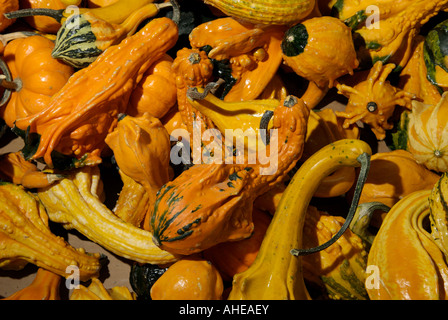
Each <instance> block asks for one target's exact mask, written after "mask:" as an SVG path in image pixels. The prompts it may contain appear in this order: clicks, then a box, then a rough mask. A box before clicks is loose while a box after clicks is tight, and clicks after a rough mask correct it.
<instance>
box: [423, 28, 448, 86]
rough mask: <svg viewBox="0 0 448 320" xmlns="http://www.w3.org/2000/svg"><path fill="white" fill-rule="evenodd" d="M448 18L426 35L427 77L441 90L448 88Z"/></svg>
mask: <svg viewBox="0 0 448 320" xmlns="http://www.w3.org/2000/svg"><path fill="white" fill-rule="evenodd" d="M447 26H448V20H445V21H442V22H440V23H439V24H437V25H436V26H435V27H434V28H432V29H431V30H430V31H429V32H428V34H427V35H426V37H425V42H424V46H423V58H424V62H425V66H426V71H427V79H428V81H430V83H431V84H433V85H434V86H435V87H436V88H437V89H438V91H439V92H441V91H446V90H447V89H448V66H447V63H446V61H445V60H446V58H445V57H446V54H445V50H444V43H445V42H446V38H445V34H446V31H447Z"/></svg>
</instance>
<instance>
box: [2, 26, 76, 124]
mask: <svg viewBox="0 0 448 320" xmlns="http://www.w3.org/2000/svg"><path fill="white" fill-rule="evenodd" d="M53 48H54V43H53V42H52V41H51V40H49V39H47V38H45V37H42V36H38V35H36V36H30V37H26V38H21V39H15V40H13V41H11V42H9V43H8V44H7V46H6V47H5V51H4V54H3V59H4V61H5V62H6V64H7V66H8V68H9V70H10V72H11V76H12V79H13V83H14V84H15V88H14V89H13V90H12V91H11V97H10V99H9V102H8V103H7V104H6V106H4V107H3V108H2V109H1V111H0V115H1V117H2V118H3V119H4V120H5V122H6V124H7V125H8V126H9V127H11V128H12V127H13V126H14V122H15V121H16V120H17V119H19V118H25V117H28V116H33V115H35V114H37V113H39V112H40V111H42V110H43V109H45V108H46V106H47V104H48V103H49V101H50V99H51V97H52V96H53V95H55V94H56V93H57V92H58V91H59V90H60V89H61V88H62V87H63V86H64V85H65V84H66V82H67V81H68V79H69V78H70V77H71V76H72V75H73V73H74V70H73V68H72V67H70V66H67V65H66V64H64V63H62V62H60V61H58V60H56V59H53V58H52V57H51V51H52V50H53ZM4 84H5V83H3V85H4Z"/></svg>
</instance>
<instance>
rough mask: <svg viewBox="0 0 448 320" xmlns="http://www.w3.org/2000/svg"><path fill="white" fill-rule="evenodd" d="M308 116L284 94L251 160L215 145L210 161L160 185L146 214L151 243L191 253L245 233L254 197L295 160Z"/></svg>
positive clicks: (248, 230) (247, 233) (249, 227)
mask: <svg viewBox="0 0 448 320" xmlns="http://www.w3.org/2000/svg"><path fill="white" fill-rule="evenodd" d="M308 116H309V111H308V109H307V107H306V106H305V105H304V103H303V102H302V101H301V100H300V99H298V98H297V97H294V96H288V97H286V98H285V99H284V100H283V101H281V103H280V104H279V106H277V107H276V108H275V110H274V115H273V127H272V128H273V132H274V134H273V135H271V139H270V144H269V145H268V146H267V147H266V149H265V150H264V151H265V152H266V153H265V152H262V153H261V154H259V155H255V158H254V159H252V161H253V162H252V161H248V154H247V153H246V154H244V157H242V158H239V159H238V157H236V156H230V157H227V158H224V157H221V156H222V155H223V153H222V152H220V151H222V149H221V148H222V147H221V146H218V147H217V148H215V149H214V153H215V154H214V157H215V158H214V159H215V160H214V161H210V163H200V164H195V165H193V166H192V167H191V168H189V169H188V170H186V171H184V172H183V173H181V174H180V175H179V176H178V177H177V178H175V179H174V180H172V181H170V182H168V183H167V184H165V185H164V186H163V187H162V188H161V189H160V191H159V194H158V196H157V199H156V204H155V206H154V210H153V212H152V215H151V219H150V224H151V231H152V233H153V235H154V241H155V243H156V244H157V245H159V246H160V247H161V248H162V249H164V250H167V251H170V252H175V253H183V254H191V253H195V252H199V251H202V250H204V249H207V248H209V247H211V246H213V245H216V244H218V243H221V242H225V241H229V240H241V239H244V238H247V237H248V236H250V235H251V234H252V233H253V221H252V206H253V202H254V199H255V198H256V197H257V196H259V195H260V194H262V193H264V192H266V191H267V190H268V189H269V188H270V187H271V186H273V185H275V184H276V183H278V182H279V181H282V180H283V179H284V177H285V175H286V174H287V173H288V172H289V171H290V170H291V169H292V168H293V167H294V165H295V164H296V163H297V161H298V160H299V159H300V156H301V154H302V150H303V143H304V138H305V134H306V125H307V120H308ZM274 136H275V139H274ZM219 153H221V155H218V154H219ZM267 154H269V155H270V156H269V157H271V158H268V157H267ZM263 158H264V159H263Z"/></svg>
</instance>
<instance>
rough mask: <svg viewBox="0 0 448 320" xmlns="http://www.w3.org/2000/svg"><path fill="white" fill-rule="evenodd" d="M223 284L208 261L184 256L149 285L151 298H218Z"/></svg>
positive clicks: (220, 296)
mask: <svg viewBox="0 0 448 320" xmlns="http://www.w3.org/2000/svg"><path fill="white" fill-rule="evenodd" d="M223 291H224V284H223V281H222V278H221V275H220V274H219V271H218V270H217V269H216V267H215V266H214V265H213V264H212V263H210V261H207V260H204V259H200V258H196V257H185V258H183V259H180V260H179V261H176V262H175V263H173V264H172V265H171V266H169V267H168V269H167V270H166V271H165V272H164V273H163V274H162V276H161V277H160V278H158V279H157V280H156V282H155V283H154V285H153V286H152V287H151V298H152V300H220V299H222V294H223Z"/></svg>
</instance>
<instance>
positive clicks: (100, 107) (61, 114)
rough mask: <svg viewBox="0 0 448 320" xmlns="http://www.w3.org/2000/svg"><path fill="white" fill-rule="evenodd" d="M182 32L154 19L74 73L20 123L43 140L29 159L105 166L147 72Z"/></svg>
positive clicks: (159, 19)
mask: <svg viewBox="0 0 448 320" xmlns="http://www.w3.org/2000/svg"><path fill="white" fill-rule="evenodd" d="M177 30H178V29H177V25H176V24H175V23H174V22H173V21H172V20H171V19H168V18H157V19H154V20H151V21H150V22H149V23H148V24H147V25H146V26H145V27H144V28H142V29H141V30H140V31H139V32H138V33H136V34H134V35H133V36H131V37H128V38H127V39H126V40H124V41H122V42H121V43H120V44H119V45H116V46H112V47H110V48H109V49H108V50H106V51H105V52H104V53H103V54H102V55H100V56H99V57H98V58H97V59H96V60H95V61H94V62H93V63H92V64H90V65H89V66H88V67H87V68H84V69H81V70H79V71H77V72H76V73H75V74H73V76H72V77H70V79H69V81H68V82H67V83H66V84H65V85H64V86H63V87H62V88H61V89H60V90H59V91H58V93H57V94H55V95H54V96H52V97H51V99H50V101H49V103H48V104H47V106H46V108H44V109H43V110H42V111H40V112H39V113H37V114H34V115H31V116H29V117H25V118H21V119H19V120H17V121H16V123H15V125H16V127H17V128H18V129H21V130H28V132H30V133H34V134H37V135H38V138H39V139H38V140H39V141H38V147H37V148H36V149H37V150H36V152H35V153H34V154H33V155H31V156H30V157H29V158H32V159H42V160H43V161H44V162H45V163H46V164H47V165H48V166H49V167H53V166H54V164H53V155H54V152H58V153H60V154H63V155H65V156H68V157H70V158H75V159H78V160H79V159H84V160H85V162H87V164H93V165H94V164H97V163H99V162H101V152H102V151H103V149H104V148H105V146H106V143H105V141H104V139H105V137H106V136H107V135H108V134H109V133H110V132H111V131H112V130H113V128H114V127H115V126H116V125H117V122H118V115H119V114H121V113H124V112H125V110H126V107H127V103H128V101H129V97H130V94H131V92H132V90H133V88H134V87H135V85H136V83H137V82H138V80H140V79H141V77H142V75H143V73H144V72H145V71H146V69H147V68H149V66H150V65H151V64H152V63H154V62H155V61H157V60H158V59H159V58H160V57H162V56H163V55H164V54H165V53H166V51H167V50H168V49H170V48H171V47H172V46H173V45H174V44H175V43H176V41H177V38H178V31H177ZM143 44H144V45H143ZM87 87H88V88H90V89H89V90H85V88H87Z"/></svg>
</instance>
